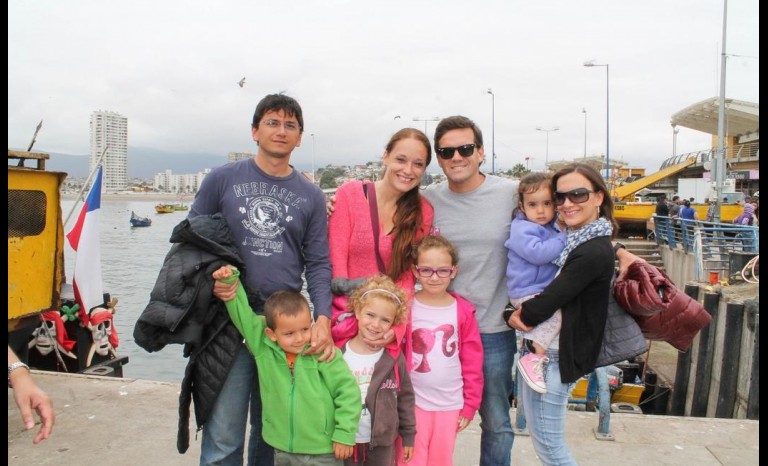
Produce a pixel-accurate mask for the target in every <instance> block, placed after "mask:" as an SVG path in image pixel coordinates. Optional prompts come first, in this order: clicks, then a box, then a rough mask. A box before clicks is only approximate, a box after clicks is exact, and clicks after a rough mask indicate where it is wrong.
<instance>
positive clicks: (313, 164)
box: [310, 133, 317, 184]
mask: <svg viewBox="0 0 768 466" xmlns="http://www.w3.org/2000/svg"><path fill="white" fill-rule="evenodd" d="M310 136H312V184H317V182H316V181H315V133H312V134H310Z"/></svg>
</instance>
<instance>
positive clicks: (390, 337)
mask: <svg viewBox="0 0 768 466" xmlns="http://www.w3.org/2000/svg"><path fill="white" fill-rule="evenodd" d="M362 339H363V343H365V344H366V345H368V346H369V347H370V348H372V349H375V350H378V349H381V348H384V347H385V346H387V345H388V344H390V343H392V342H393V341H395V331H394V330H392V329H391V328H390V329H389V330H387V331H386V332H384V334H383V335H382V336H381V338H378V339H376V340H370V339H368V338H365V337H362Z"/></svg>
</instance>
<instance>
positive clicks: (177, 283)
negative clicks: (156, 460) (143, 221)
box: [133, 214, 245, 453]
mask: <svg viewBox="0 0 768 466" xmlns="http://www.w3.org/2000/svg"><path fill="white" fill-rule="evenodd" d="M170 242H171V243H174V245H173V246H172V247H171V249H170V251H169V252H168V254H167V255H166V257H165V261H164V263H163V267H162V269H161V270H160V274H159V275H158V277H157V281H156V282H155V287H154V288H153V289H152V293H151V294H150V301H149V304H148V305H147V307H146V308H145V309H144V311H143V312H142V314H141V316H140V317H139V319H138V320H137V321H136V326H135V328H134V331H133V337H134V339H135V341H136V344H138V345H139V346H141V347H142V348H144V349H145V350H147V351H149V352H153V351H159V350H161V349H162V348H163V347H165V345H167V344H171V343H178V344H184V345H185V346H184V356H185V357H189V362H188V363H187V368H186V371H185V374H184V380H183V381H182V383H181V395H180V396H179V431H178V437H177V448H178V450H179V453H184V452H186V451H187V449H188V448H189V407H190V402H191V401H192V399H193V398H194V402H195V419H196V421H197V428H198V430H199V429H200V428H202V426H203V424H205V422H206V421H207V419H208V416H209V415H210V412H211V408H212V407H213V404H214V403H215V401H216V398H217V397H218V395H219V392H220V391H221V388H222V386H223V385H224V381H225V380H226V378H227V374H228V373H229V370H230V368H231V367H232V364H233V362H234V357H235V355H236V354H237V351H238V350H239V347H240V345H241V344H242V341H243V337H242V336H241V335H240V332H238V331H237V329H236V328H235V326H234V325H233V324H232V322H231V321H230V319H229V316H228V315H227V310H226V307H224V303H222V302H221V301H220V300H219V299H217V298H216V297H214V296H213V283H214V280H213V277H212V273H213V271H214V270H216V269H218V268H219V267H221V266H222V265H226V264H232V265H234V266H236V267H237V268H238V269H241V270H244V267H245V265H244V264H243V262H242V260H241V259H240V255H239V254H238V252H237V248H236V247H235V246H234V245H233V244H232V240H231V236H230V231H229V226H228V225H227V222H226V220H224V218H223V217H221V216H220V215H218V214H217V215H201V216H197V217H193V218H189V219H185V220H183V221H182V222H181V223H179V224H178V225H177V226H176V227H175V228H174V229H173V233H172V234H171V239H170Z"/></svg>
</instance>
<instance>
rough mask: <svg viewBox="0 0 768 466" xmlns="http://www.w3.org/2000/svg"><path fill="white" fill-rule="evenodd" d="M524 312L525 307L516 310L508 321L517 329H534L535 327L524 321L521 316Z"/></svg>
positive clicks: (525, 330)
mask: <svg viewBox="0 0 768 466" xmlns="http://www.w3.org/2000/svg"><path fill="white" fill-rule="evenodd" d="M522 312H523V308H522V307H521V308H520V309H518V310H516V311H515V312H513V313H512V316H511V317H510V318H509V320H508V321H507V323H508V324H509V326H510V327H512V328H514V329H515V330H520V331H523V332H530V331H531V330H533V327H529V326H527V325H525V324H524V323H523V320H522V319H521V318H520V314H521V313H522Z"/></svg>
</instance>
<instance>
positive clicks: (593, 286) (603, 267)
mask: <svg viewBox="0 0 768 466" xmlns="http://www.w3.org/2000/svg"><path fill="white" fill-rule="evenodd" d="M552 185H553V186H554V187H555V193H554V199H555V205H556V206H557V209H558V213H559V215H560V218H562V219H563V220H564V222H565V224H566V226H567V229H566V231H567V234H568V237H567V241H566V246H565V249H564V250H563V252H562V253H561V254H560V257H559V258H557V259H556V260H555V261H554V262H555V264H556V265H558V266H559V267H560V269H559V271H558V274H557V276H556V277H555V279H554V280H553V281H552V282H551V283H550V284H549V285H548V286H547V287H546V288H545V289H544V290H543V291H542V292H541V293H540V294H539V295H537V296H535V297H533V298H531V299H530V300H528V301H525V302H524V303H522V305H521V307H520V309H518V310H517V311H515V312H514V313H513V314H512V316H511V317H510V319H509V321H508V323H509V325H510V326H512V327H514V328H516V329H518V330H522V331H524V332H529V331H530V330H532V328H533V327H535V326H536V325H538V324H539V323H541V322H544V321H545V320H547V319H548V318H550V317H551V316H552V315H553V314H555V312H556V311H557V310H558V309H559V310H561V312H562V327H561V329H560V334H559V336H558V337H557V338H555V339H554V341H553V342H552V343H551V344H550V346H549V348H547V357H548V358H549V364H548V365H547V367H546V370H545V374H544V378H545V382H546V393H538V392H536V391H534V390H533V389H532V388H530V387H529V386H528V384H520V391H521V398H522V403H523V407H524V409H525V416H526V421H527V423H528V428H529V431H530V434H531V439H532V440H533V445H534V448H535V450H536V454H537V455H538V456H539V459H540V460H541V461H542V462H543V463H544V464H546V465H550V464H558V465H563V464H576V461H575V460H574V458H573V456H571V453H570V451H569V450H568V447H567V446H566V444H565V413H566V409H567V405H568V397H569V394H570V392H571V389H572V388H573V385H574V383H575V382H576V381H577V380H578V379H579V378H580V377H581V376H583V375H586V374H589V373H590V372H592V371H593V370H594V369H595V362H596V360H597V356H598V353H599V351H600V346H601V344H602V340H603V330H604V327H605V321H606V316H607V310H608V294H609V293H610V286H611V278H612V276H613V273H614V251H613V249H612V244H611V239H612V237H613V234H614V232H616V231H618V225H617V224H616V222H615V220H614V219H613V201H612V199H611V196H610V193H609V192H608V189H607V188H606V186H605V182H604V181H603V179H602V177H601V176H600V175H599V174H598V173H597V172H596V171H595V170H594V169H593V168H592V167H590V166H588V165H586V164H581V163H574V164H571V165H568V166H566V167H563V168H562V169H560V170H559V171H557V172H556V173H555V174H554V176H553V177H552ZM528 348H529V346H528V345H527V342H526V341H525V340H524V343H523V345H522V348H521V353H520V354H521V355H525V354H526V353H527V352H528V351H529V349H528Z"/></svg>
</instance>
